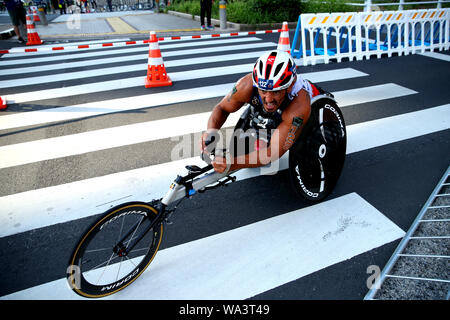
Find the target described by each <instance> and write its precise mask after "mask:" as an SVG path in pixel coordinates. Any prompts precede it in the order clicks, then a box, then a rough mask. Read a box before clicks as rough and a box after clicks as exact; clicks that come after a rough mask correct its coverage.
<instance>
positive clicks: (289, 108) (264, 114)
mask: <svg viewBox="0 0 450 320" xmlns="http://www.w3.org/2000/svg"><path fill="white" fill-rule="evenodd" d="M317 91H318V89H317V88H316V87H314V85H312V84H311V83H310V82H309V81H307V80H304V79H303V78H302V77H301V76H300V75H298V74H297V67H296V65H295V63H294V61H293V59H292V58H291V56H290V54H289V53H287V52H284V51H279V50H274V51H271V52H268V53H266V54H264V55H262V56H261V57H260V58H259V59H258V60H257V61H256V64H255V66H254V68H253V73H251V74H248V75H246V76H244V77H242V78H241V79H240V80H239V81H238V82H236V84H235V85H234V87H233V89H232V91H231V92H230V93H229V94H228V95H227V96H225V97H224V98H223V99H222V101H220V102H219V103H218V104H217V105H216V106H215V107H214V109H213V111H212V113H211V116H210V117H209V120H208V124H207V130H206V131H205V132H204V133H203V134H202V138H201V148H202V151H204V150H205V148H206V146H205V139H206V138H207V137H208V136H209V135H210V134H211V133H212V132H216V130H218V129H220V128H221V127H222V125H223V124H224V123H225V121H226V119H227V117H228V115H229V114H230V113H232V112H236V111H238V110H239V109H240V108H242V106H244V105H246V104H249V105H250V107H249V108H248V109H247V110H246V112H245V115H244V117H242V116H241V120H240V122H241V123H242V122H244V127H245V129H248V128H251V129H255V130H261V129H264V130H262V131H264V132H265V133H266V134H265V136H258V137H257V139H256V140H255V141H254V147H253V148H252V149H251V150H250V152H249V153H245V154H237V155H232V157H231V158H229V161H228V163H227V160H226V158H224V157H221V156H216V157H215V159H214V161H213V162H212V165H213V167H214V170H215V171H217V172H219V173H222V172H225V171H226V170H228V171H234V170H237V169H241V168H251V167H260V166H264V165H267V164H269V163H270V162H272V161H275V160H277V159H279V158H281V156H282V155H283V154H284V153H285V152H286V151H287V150H289V148H290V147H291V146H292V145H293V144H294V142H295V141H296V139H297V138H298V137H299V135H300V132H301V130H302V128H303V127H304V125H305V124H306V122H307V121H308V119H309V116H310V114H311V98H312V97H313V96H315V95H316V94H317V93H318V92H317ZM255 130H253V132H254V131H255ZM230 160H231V161H230ZM230 162H231V163H230Z"/></svg>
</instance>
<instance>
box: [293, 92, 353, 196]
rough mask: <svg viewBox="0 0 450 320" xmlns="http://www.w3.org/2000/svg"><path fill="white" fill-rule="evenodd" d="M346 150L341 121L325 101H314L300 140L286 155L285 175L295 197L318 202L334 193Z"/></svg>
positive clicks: (329, 101) (330, 102)
mask: <svg viewBox="0 0 450 320" xmlns="http://www.w3.org/2000/svg"><path fill="white" fill-rule="evenodd" d="M346 149H347V131H346V128H345V122H344V117H343V115H342V112H341V110H340V109H339V107H338V106H337V104H336V102H335V101H334V100H333V99H331V98H328V97H324V98H321V99H319V100H316V101H315V102H314V104H313V105H312V106H311V115H310V118H309V120H308V122H307V124H306V125H305V127H304V129H303V131H302V133H301V135H300V137H299V138H298V139H297V141H296V143H295V144H294V146H293V147H292V148H291V150H290V151H289V175H290V180H291V183H292V185H293V187H294V189H295V191H296V193H297V194H298V195H299V196H300V197H301V198H302V199H304V200H307V201H308V202H319V201H321V200H323V199H324V198H325V197H327V196H328V195H329V194H330V192H331V191H332V190H333V189H334V187H335V185H336V183H337V181H338V179H339V176H340V174H341V171H342V168H343V166H344V160H345V155H346Z"/></svg>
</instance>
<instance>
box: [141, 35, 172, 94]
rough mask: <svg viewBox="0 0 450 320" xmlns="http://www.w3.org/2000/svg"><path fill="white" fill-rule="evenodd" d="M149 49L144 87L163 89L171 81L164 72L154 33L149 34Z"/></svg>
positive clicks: (164, 68) (170, 83) (169, 84)
mask: <svg viewBox="0 0 450 320" xmlns="http://www.w3.org/2000/svg"><path fill="white" fill-rule="evenodd" d="M149 44H150V48H149V51H148V68H147V78H146V79H145V87H146V88H152V87H164V86H171V85H172V80H170V78H169V75H168V74H167V72H166V67H164V62H163V59H162V56H161V50H159V44H158V38H156V33H155V32H154V31H151V32H150V41H149Z"/></svg>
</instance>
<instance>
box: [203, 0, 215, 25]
mask: <svg viewBox="0 0 450 320" xmlns="http://www.w3.org/2000/svg"><path fill="white" fill-rule="evenodd" d="M213 2H214V0H200V25H201V26H202V30H214V27H213V26H212V25H211V8H212V3H213ZM205 15H206V22H207V25H206V27H205Z"/></svg>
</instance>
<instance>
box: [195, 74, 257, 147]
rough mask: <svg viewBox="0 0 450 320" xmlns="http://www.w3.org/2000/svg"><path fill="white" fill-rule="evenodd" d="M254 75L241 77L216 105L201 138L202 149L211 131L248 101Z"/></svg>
mask: <svg viewBox="0 0 450 320" xmlns="http://www.w3.org/2000/svg"><path fill="white" fill-rule="evenodd" d="M252 88H253V81H252V75H251V74H248V75H246V76H244V77H242V78H241V79H239V80H238V81H237V82H236V84H235V85H234V86H233V89H232V90H231V91H230V92H229V93H228V94H227V95H226V96H225V97H224V98H223V99H222V100H221V101H220V102H219V103H218V104H217V105H216V106H215V107H214V109H213V111H212V112H211V116H210V117H209V119H208V124H207V130H206V131H205V132H204V133H203V135H202V139H201V150H202V151H203V150H204V149H205V139H206V137H207V136H208V134H210V133H211V131H214V130H218V129H220V128H222V126H223V124H224V123H225V121H226V120H227V118H228V115H229V114H230V113H233V112H236V111H238V110H239V109H240V108H241V107H242V106H243V105H244V104H245V103H247V102H248V101H249V100H250V98H251V95H252V90H253V89H252Z"/></svg>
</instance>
